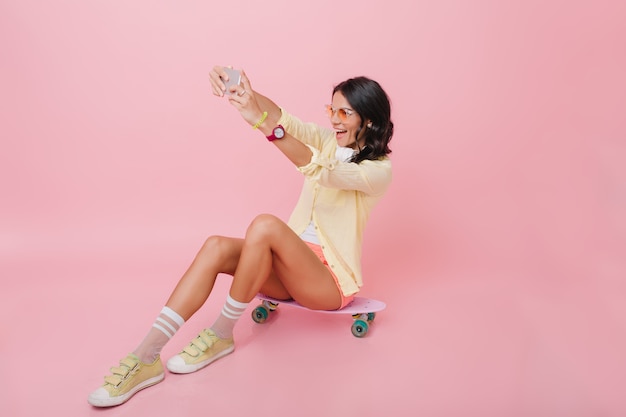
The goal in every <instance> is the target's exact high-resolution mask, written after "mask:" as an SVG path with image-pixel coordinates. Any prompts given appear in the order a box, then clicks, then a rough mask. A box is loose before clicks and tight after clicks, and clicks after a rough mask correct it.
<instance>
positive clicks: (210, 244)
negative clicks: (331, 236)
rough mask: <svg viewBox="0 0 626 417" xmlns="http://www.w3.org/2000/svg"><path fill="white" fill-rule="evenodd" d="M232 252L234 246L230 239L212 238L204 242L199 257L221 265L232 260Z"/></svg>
mask: <svg viewBox="0 0 626 417" xmlns="http://www.w3.org/2000/svg"><path fill="white" fill-rule="evenodd" d="M232 252H233V250H232V244H231V243H230V241H229V239H228V238H226V237H223V236H210V237H208V238H207V239H206V240H205V241H204V244H203V245H202V248H201V249H200V252H199V253H198V256H197V257H199V258H202V259H203V260H206V261H209V260H211V261H213V262H215V263H217V264H219V263H222V262H223V261H225V260H226V259H228V258H230V257H231V256H232Z"/></svg>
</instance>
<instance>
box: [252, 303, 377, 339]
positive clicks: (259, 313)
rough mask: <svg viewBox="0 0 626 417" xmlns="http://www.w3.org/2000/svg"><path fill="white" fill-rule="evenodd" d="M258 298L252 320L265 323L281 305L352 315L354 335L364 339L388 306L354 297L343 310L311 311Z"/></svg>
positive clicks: (322, 311)
mask: <svg viewBox="0 0 626 417" xmlns="http://www.w3.org/2000/svg"><path fill="white" fill-rule="evenodd" d="M257 298H258V299H259V300H261V304H260V305H259V306H258V307H256V308H255V309H254V310H253V311H252V320H254V321H255V322H257V323H263V322H265V320H267V319H268V318H269V316H270V314H272V312H273V311H274V310H276V309H277V308H278V305H279V304H283V305H288V306H291V307H295V308H300V309H303V310H309V311H312V312H315V313H323V314H350V315H352V318H353V319H354V321H353V323H352V327H351V331H352V334H353V335H354V336H356V337H363V336H365V335H366V334H367V332H368V330H369V326H370V324H371V323H372V322H373V321H374V318H375V317H376V313H377V312H379V311H382V310H384V309H385V307H386V306H387V305H386V304H385V303H384V302H382V301H379V300H374V299H371V298H365V297H354V300H352V302H351V303H350V304H348V305H347V306H345V307H344V308H342V309H341V310H310V309H308V308H306V307H304V306H302V305H300V304H298V303H297V302H296V301H293V300H288V301H283V300H277V299H275V298H272V297H268V296H265V295H263V294H258V295H257Z"/></svg>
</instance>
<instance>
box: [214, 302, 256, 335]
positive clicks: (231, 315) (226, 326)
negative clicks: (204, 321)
mask: <svg viewBox="0 0 626 417" xmlns="http://www.w3.org/2000/svg"><path fill="white" fill-rule="evenodd" d="M248 304H249V303H241V302H239V301H237V300H235V299H233V298H232V297H231V296H230V294H228V297H226V302H225V303H224V307H223V308H222V313H221V314H220V316H219V317H218V318H217V320H215V323H213V326H211V330H213V331H214V332H215V334H216V335H217V337H219V338H220V339H230V338H231V337H233V329H234V328H235V324H237V320H239V317H241V315H242V314H243V313H244V311H246V307H248Z"/></svg>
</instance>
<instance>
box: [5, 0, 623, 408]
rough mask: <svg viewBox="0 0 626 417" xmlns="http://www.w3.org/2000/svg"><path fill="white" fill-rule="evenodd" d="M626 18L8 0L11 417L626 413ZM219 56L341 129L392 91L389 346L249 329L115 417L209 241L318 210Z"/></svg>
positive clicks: (382, 341) (382, 284)
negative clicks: (114, 396)
mask: <svg viewBox="0 0 626 417" xmlns="http://www.w3.org/2000/svg"><path fill="white" fill-rule="evenodd" d="M300 4H301V5H300ZM625 21H626V6H624V3H623V2H621V1H597V0H596V1H593V2H592V1H587V2H585V1H508V2H499V1H485V0H480V1H460V0H458V1H438V2H431V1H411V2H408V1H391V2H389V1H387V2H383V3H381V2H375V1H371V0H366V1H363V0H359V1H356V0H346V1H340V2H336V1H329V0H321V1H316V2H314V3H310V2H306V3H297V2H293V1H286V0H266V1H263V2H257V1H250V0H247V1H239V2H234V3H233V2H231V3H225V2H220V3H218V2H200V1H186V2H173V1H146V0H141V1H139V0H136V1H76V0H75V1H70V0H65V1H55V2H44V1H40V2H37V1H34V0H20V1H17V0H14V1H7V0H2V1H0V59H1V60H2V61H1V65H0V140H1V141H2V142H1V143H2V150H1V152H0V191H1V199H2V200H1V204H0V277H1V285H2V291H1V295H0V297H1V302H0V326H1V327H0V361H1V367H0V384H1V385H2V389H1V390H0V414H1V415H3V416H34V415H41V414H42V413H45V414H49V412H50V411H57V412H59V413H63V415H73V416H74V415H104V414H107V415H111V416H113V415H115V416H126V415H149V414H150V415H154V416H170V415H191V413H192V412H194V411H195V412H199V411H201V412H202V413H209V414H211V415H218V414H217V413H221V415H236V416H240V415H241V416H243V415H269V414H270V413H271V415H302V416H322V415H324V416H353V415H354V416H357V415H358V416H383V415H393V416H414V415H423V416H459V415H463V416H505V415H506V416H551V417H554V416H568V417H571V416H622V415H625V414H626V399H625V398H626V397H625V396H624V388H625V387H626V376H625V375H626V355H625V354H624V352H626V282H625V277H626V256H625V255H626V216H625V213H626V168H625V167H626V164H625V163H624V161H625V160H626V140H625V135H626V118H625V117H624V113H625V109H626V82H625V81H624V80H625V74H626V25H624V22H625ZM215 64H224V65H234V66H235V67H237V68H241V67H243V68H244V69H245V70H246V72H247V73H248V75H249V77H250V78H251V80H252V83H253V86H254V87H255V88H256V89H257V90H259V91H261V92H263V93H265V94H267V95H268V96H270V97H271V98H273V99H274V100H275V101H276V102H278V103H279V104H280V105H282V106H283V107H285V108H286V109H287V110H289V111H290V112H292V113H294V114H296V115H299V116H300V117H302V118H304V119H306V120H311V121H317V122H319V123H322V124H326V123H328V122H327V120H326V119H325V116H324V114H323V105H324V104H326V103H328V102H329V100H330V91H331V89H332V87H333V85H334V84H335V83H337V82H339V81H341V80H343V79H345V78H347V77H350V76H355V75H367V76H370V77H372V78H374V79H377V80H378V81H379V82H380V83H381V84H382V85H383V87H384V88H385V89H386V90H387V92H388V93H389V95H390V96H391V98H392V102H393V103H392V104H393V120H394V122H395V124H396V133H395V136H394V138H393V140H392V143H391V145H392V149H393V154H392V160H393V164H394V182H393V185H392V187H391V189H390V191H389V193H388V195H387V197H386V198H385V199H384V200H383V201H382V202H381V203H380V205H379V206H378V207H377V209H376V210H375V211H374V213H373V216H372V219H371V222H370V226H369V228H368V230H367V236H366V241H365V246H364V270H365V274H366V276H365V280H366V286H365V287H364V289H363V292H362V294H363V295H365V296H371V297H375V298H379V299H382V300H384V301H386V302H387V303H388V308H387V310H386V311H385V312H383V313H381V314H380V315H379V318H378V319H377V323H376V324H375V325H374V328H373V329H372V331H371V334H370V335H368V337H367V338H365V339H361V340H359V339H356V338H354V337H352V336H351V335H350V334H349V319H347V318H345V317H341V316H325V315H315V314H311V313H307V312H301V311H296V310H287V309H284V310H283V311H282V313H281V314H280V317H277V318H276V319H275V320H273V321H272V322H270V323H268V324H266V325H264V326H259V325H256V324H255V323H252V322H251V320H249V319H248V318H247V317H244V319H243V320H242V321H241V322H240V323H239V325H238V327H237V329H236V339H237V343H238V344H237V352H236V353H235V354H234V355H232V356H230V357H228V358H227V359H224V360H222V361H220V362H218V363H216V364H215V365H212V366H211V367H210V368H209V369H207V370H204V371H202V372H199V373H197V374H193V375H188V376H183V377H180V376H174V375H169V374H168V375H167V377H166V380H165V382H164V383H162V384H160V385H158V386H156V387H154V388H151V389H149V390H146V391H144V392H142V393H140V394H138V395H137V396H136V397H135V398H134V399H133V400H131V401H130V402H129V403H128V404H126V405H124V406H122V407H118V408H115V409H111V410H107V411H101V410H96V409H92V408H91V407H90V406H88V405H87V403H86V396H87V394H88V393H89V392H90V391H91V390H92V389H94V388H95V387H97V386H98V385H99V384H100V383H101V381H102V376H104V374H105V373H106V372H107V370H108V367H109V366H112V365H114V364H115V363H116V361H117V360H118V359H120V358H122V357H123V356H125V354H126V353H127V351H129V350H131V349H132V348H134V347H135V345H136V344H137V343H138V342H139V340H140V339H141V338H142V337H143V335H144V334H145V332H146V331H147V329H148V327H149V325H150V323H151V322H152V320H153V319H154V317H155V316H156V314H157V313H158V311H159V310H160V308H161V306H162V305H163V303H164V302H165V300H166V298H167V295H168V294H169V291H170V289H171V288H172V287H173V285H174V284H175V282H176V281H177V280H178V278H179V277H180V275H181V274H182V272H184V270H185V269H186V266H187V265H188V263H189V262H190V261H191V259H192V258H193V255H194V254H195V252H196V250H197V249H198V248H199V246H200V245H201V243H202V242H203V240H204V239H205V238H206V237H207V236H208V235H210V234H228V235H236V236H241V235H242V234H243V233H244V231H245V228H246V226H247V224H248V222H249V221H250V220H251V219H252V218H253V217H254V216H255V215H256V214H258V213H261V212H270V213H274V214H277V215H279V216H281V217H283V218H285V219H286V218H287V216H288V214H289V212H290V210H291V207H292V205H293V204H294V203H295V199H296V197H297V195H298V187H299V186H300V184H301V181H302V179H301V177H300V175H299V174H298V173H297V172H296V171H295V169H294V168H293V167H291V166H290V165H289V162H288V161H287V160H286V159H285V158H284V157H283V156H282V155H280V154H279V153H278V152H277V151H276V150H275V149H273V147H271V146H270V145H268V144H267V143H266V142H265V140H264V139H263V138H262V137H261V136H260V135H259V134H257V133H255V132H252V131H251V130H250V128H249V127H248V126H247V125H246V124H245V123H244V122H243V121H242V120H241V118H240V117H239V116H238V114H237V113H236V111H235V110H234V109H233V108H231V107H230V106H229V105H228V103H227V102H226V101H225V100H221V99H218V98H216V97H214V96H212V95H211V94H210V91H209V82H208V78H207V74H208V71H209V69H210V68H211V67H212V66H213V65H215ZM228 283H229V280H228V279H222V280H221V281H220V282H219V283H218V285H217V287H216V289H215V293H214V297H212V298H211V299H210V301H209V302H208V303H207V304H206V305H205V307H204V308H203V309H202V310H201V311H200V312H199V313H198V314H197V315H196V316H194V317H193V318H192V320H191V321H190V322H189V323H188V324H187V325H186V326H185V327H184V328H183V329H182V330H181V331H180V332H179V333H178V334H177V335H176V336H175V338H174V339H173V340H172V342H171V343H170V344H169V345H168V346H166V348H165V349H164V351H163V354H164V356H165V357H166V358H167V357H169V356H170V355H172V354H174V353H176V352H177V351H178V350H179V349H180V348H181V347H182V346H183V345H184V344H186V343H187V342H188V340H189V339H190V338H191V337H193V336H194V335H195V334H196V333H197V331H198V330H199V329H200V328H201V327H202V326H206V325H208V324H210V323H211V322H212V320H213V318H214V317H215V315H216V314H217V313H218V311H219V309H220V308H221V305H222V303H223V300H224V297H225V294H226V291H227V288H228ZM305 325H307V326H309V327H306V328H305Z"/></svg>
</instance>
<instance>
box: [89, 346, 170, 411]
mask: <svg viewBox="0 0 626 417" xmlns="http://www.w3.org/2000/svg"><path fill="white" fill-rule="evenodd" d="M111 373H112V375H108V376H106V377H104V385H103V386H101V387H100V388H98V389H97V390H95V391H94V392H92V393H91V394H89V398H88V399H87V401H88V402H89V404H91V405H93V406H95V407H112V406H114V405H120V404H122V403H124V402H126V401H128V400H129V399H130V397H132V396H133V395H135V393H137V391H139V390H142V389H144V388H147V387H149V386H151V385H154V384H158V383H159V382H161V381H163V378H164V377H165V373H164V372H163V365H162V364H161V359H160V358H158V357H157V358H156V360H155V361H154V362H153V363H150V364H148V363H143V362H141V361H140V360H139V358H138V357H137V356H135V355H133V354H132V353H131V354H129V355H128V356H126V357H125V358H124V359H122V360H121V361H120V366H117V367H113V368H111Z"/></svg>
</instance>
